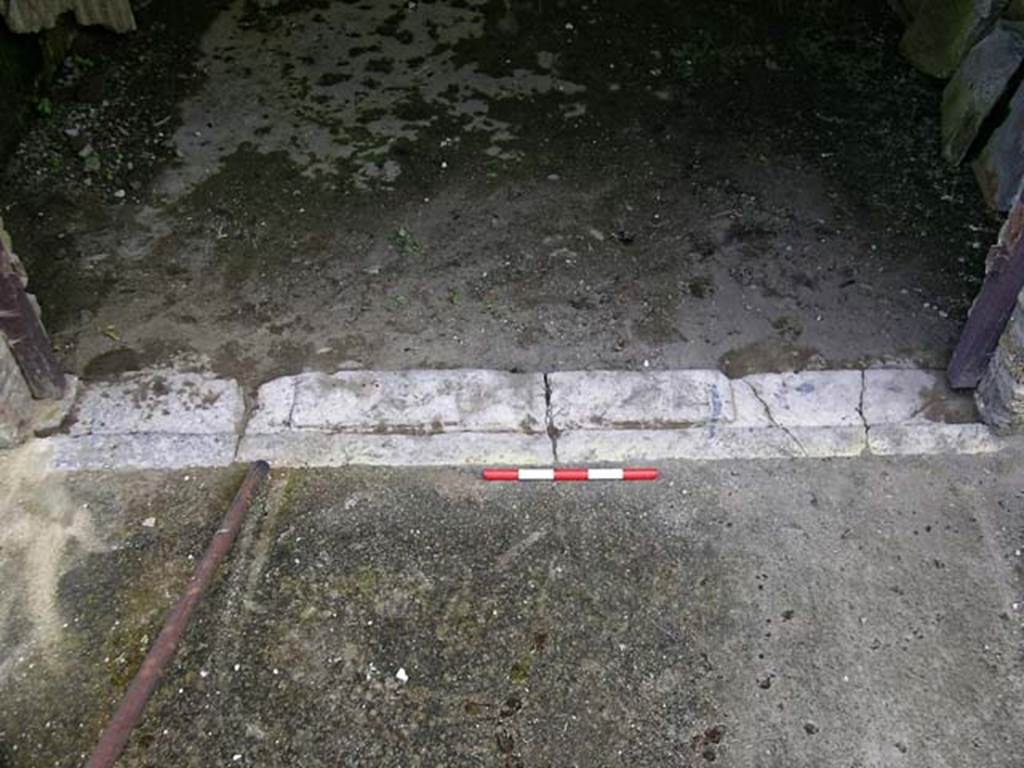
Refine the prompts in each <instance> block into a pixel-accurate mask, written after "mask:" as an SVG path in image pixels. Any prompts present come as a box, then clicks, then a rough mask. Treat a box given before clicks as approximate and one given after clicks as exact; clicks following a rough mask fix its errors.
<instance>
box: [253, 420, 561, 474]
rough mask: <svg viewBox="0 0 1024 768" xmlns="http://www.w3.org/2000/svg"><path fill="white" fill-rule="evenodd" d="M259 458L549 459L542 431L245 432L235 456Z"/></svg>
mask: <svg viewBox="0 0 1024 768" xmlns="http://www.w3.org/2000/svg"><path fill="white" fill-rule="evenodd" d="M258 459H263V460H265V461H269V462H270V463H271V464H272V465H273V466H284V467H342V466H349V465H373V466H467V465H483V464H501V465H509V466H531V465H532V466H536V465H549V464H551V462H552V461H553V454H552V450H551V441H550V440H549V439H548V437H547V436H546V435H528V434H524V433H508V432H448V433H441V434H434V435H402V434H393V435H373V434H359V433H351V432H324V431H319V430H309V429H300V430H299V429H293V430H288V431H281V432H277V433H273V434H246V435H245V436H244V437H243V438H242V442H241V444H240V445H239V450H238V460H239V461H255V460H258Z"/></svg>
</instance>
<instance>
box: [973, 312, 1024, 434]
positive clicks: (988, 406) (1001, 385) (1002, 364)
mask: <svg viewBox="0 0 1024 768" xmlns="http://www.w3.org/2000/svg"><path fill="white" fill-rule="evenodd" d="M975 399H976V401H977V404H978V410H979V411H980V413H981V416H982V418H983V419H984V420H985V422H986V423H987V424H989V425H991V426H992V428H993V429H995V430H996V431H997V432H999V433H1010V432H1020V431H1024V292H1021V294H1020V296H1019V297H1018V299H1017V307H1016V309H1014V312H1013V314H1012V315H1011V316H1010V322H1009V323H1008V324H1007V326H1006V331H1005V332H1004V333H1003V336H1002V338H1001V339H1000V340H999V346H998V347H997V348H996V352H995V354H994V355H993V356H992V361H991V362H990V363H989V369H988V372H987V373H986V374H985V377H984V378H983V379H982V381H981V384H980V385H979V386H978V390H977V392H976V393H975Z"/></svg>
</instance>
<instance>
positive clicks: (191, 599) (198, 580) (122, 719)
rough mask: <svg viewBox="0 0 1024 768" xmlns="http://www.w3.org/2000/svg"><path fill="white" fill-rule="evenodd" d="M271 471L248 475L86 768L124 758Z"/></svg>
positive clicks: (262, 468) (257, 468)
mask: <svg viewBox="0 0 1024 768" xmlns="http://www.w3.org/2000/svg"><path fill="white" fill-rule="evenodd" d="M269 472H270V465H269V464H267V462H265V461H256V462H253V463H252V464H251V465H250V466H249V471H248V473H246V475H245V479H244V480H243V481H242V485H241V486H240V487H239V489H238V493H237V494H235V498H234V500H233V501H232V502H231V507H230V508H229V509H228V512H227V514H226V515H225V516H224V520H223V521H222V522H221V525H220V528H219V529H218V530H217V532H216V533H215V534H214V535H213V538H212V539H211V540H210V543H209V545H208V546H207V547H206V552H205V553H204V554H203V559H202V560H200V561H199V565H198V566H196V572H195V573H194V574H193V576H192V580H191V581H190V582H189V584H188V589H186V590H185V594H184V595H182V596H181V599H180V600H178V603H177V605H175V606H174V608H172V609H171V612H170V613H169V614H167V621H166V622H164V628H163V629H162V630H160V634H159V635H158V636H157V638H156V641H155V642H154V643H153V645H152V646H151V647H150V649H149V653H147V654H146V658H145V659H144V660H143V662H142V666H141V667H139V671H138V672H137V673H136V674H135V678H134V679H133V680H132V682H131V685H129V686H128V690H127V691H126V692H125V694H124V698H123V699H121V704H120V705H119V706H118V708H117V711H116V712H115V713H114V716H113V717H112V718H111V719H110V722H109V723H108V724H107V727H106V728H105V729H104V731H103V733H102V735H101V736H100V740H99V742H98V743H97V744H96V748H95V749H93V751H92V754H91V755H90V756H89V761H88V762H87V763H86V764H85V765H86V768H112V766H113V765H114V764H115V763H116V762H117V759H118V758H119V757H120V756H121V752H122V751H123V750H124V747H125V744H127V743H128V737H129V736H131V733H132V730H134V728H135V726H136V725H138V723H139V720H141V719H142V711H143V710H144V709H145V707H146V703H147V702H148V701H149V697H150V696H152V695H153V691H155V690H156V687H157V685H159V683H160V678H161V677H163V674H164V669H165V668H166V667H167V663H168V662H169V661H170V660H171V659H172V658H174V654H175V652H176V651H177V649H178V643H179V642H180V640H181V637H182V635H184V634H185V630H186V629H187V628H188V623H189V619H190V618H191V617H192V612H193V611H194V610H195V607H196V605H197V604H198V603H199V601H200V600H201V599H202V597H203V593H204V592H205V591H206V588H207V587H208V586H209V585H210V582H211V581H213V577H214V575H215V574H216V573H217V568H218V567H219V566H220V564H221V562H222V561H223V560H224V558H225V556H226V555H227V554H228V552H229V551H230V550H231V545H232V544H233V543H234V541H235V538H236V537H237V536H238V532H239V530H241V528H242V523H243V522H244V520H245V515H246V513H247V512H248V511H249V506H250V505H251V504H252V500H253V498H254V497H255V495H256V492H257V491H258V490H259V487H260V485H262V483H263V481H264V480H265V479H266V477H267V475H268V474H269Z"/></svg>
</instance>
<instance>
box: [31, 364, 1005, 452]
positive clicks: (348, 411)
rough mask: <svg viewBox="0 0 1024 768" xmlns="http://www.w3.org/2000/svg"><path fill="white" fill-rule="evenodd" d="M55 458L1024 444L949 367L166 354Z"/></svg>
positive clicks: (78, 420) (108, 396)
mask: <svg viewBox="0 0 1024 768" xmlns="http://www.w3.org/2000/svg"><path fill="white" fill-rule="evenodd" d="M45 440H46V442H47V443H48V445H49V447H50V448H51V451H50V455H51V461H52V464H53V466H54V467H55V468H58V469H64V470H84V469H147V468H161V469H168V468H185V467H195V466H207V467H213V466H226V465H229V464H232V463H235V462H245V461H251V460H255V459H265V460H267V461H269V462H270V463H271V464H272V465H274V466H287V467H317V466H348V465H354V464H355V465H382V466H479V465H484V464H491V465H514V466H522V465H542V466H547V465H551V464H590V465H594V464H622V463H638V462H645V461H658V460H671V459H682V460H694V461H710V460H727V459H778V458H828V457H844V456H861V455H882V456H895V455H928V454H945V453H949V454H958V453H983V452H993V451H999V450H1003V449H1005V448H1010V447H1012V446H1019V445H1022V444H1024V442H1022V441H1021V440H1020V439H1019V438H1006V437H998V436H996V435H994V434H993V433H991V432H990V431H989V429H988V427H986V426H985V425H984V424H981V423H979V422H978V419H977V414H976V411H975V408H974V402H973V400H972V398H971V397H970V396H968V395H964V394H960V393H957V392H953V391H951V390H949V389H948V387H947V386H946V384H945V378H944V375H943V374H942V372H941V371H931V370H913V369H869V370H863V371H861V370H841V371H806V372H800V373H784V374H758V375H753V376H747V377H744V378H741V379H729V378H727V377H726V376H725V375H724V374H722V373H721V372H719V371H714V370H679V371H650V372H648V371H644V372H636V371H570V372H557V373H549V374H544V373H505V372H501V371H487V370H408V371H342V372H339V373H335V374H326V373H304V374H300V375H297V376H287V377H284V378H280V379H275V380H273V381H270V382H268V383H267V384H264V385H263V386H261V387H260V388H259V390H258V392H257V395H256V398H255V402H253V403H251V404H250V405H249V407H247V405H246V402H245V398H244V395H243V393H242V390H241V387H240V386H239V385H238V383H237V382H235V381H233V380H229V379H218V378H215V377H212V376H210V375H206V374H201V373H184V372H180V371H173V370H151V371H145V372H138V373H132V374H127V375H125V376H124V377H122V378H121V379H119V380H117V381H114V382H105V383H94V384H90V385H83V387H82V389H81V391H80V393H79V396H78V399H77V402H76V404H75V407H74V409H73V411H72V416H71V418H70V419H69V421H68V426H67V427H66V430H65V432H63V433H62V434H59V435H54V436H52V437H48V438H45Z"/></svg>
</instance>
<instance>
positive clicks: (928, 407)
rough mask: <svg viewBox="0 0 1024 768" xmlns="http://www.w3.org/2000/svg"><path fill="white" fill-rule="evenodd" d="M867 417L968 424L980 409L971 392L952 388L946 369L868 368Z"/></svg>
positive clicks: (870, 422) (887, 421)
mask: <svg viewBox="0 0 1024 768" xmlns="http://www.w3.org/2000/svg"><path fill="white" fill-rule="evenodd" d="M864 420H865V421H866V422H867V424H868V425H869V426H874V425H877V424H898V423H903V422H912V423H929V422H940V423H947V424H948V423H954V424H966V423H972V422H977V421H978V413H977V409H976V408H975V407H974V401H973V400H972V399H971V397H970V395H967V394H964V393H962V392H956V391H954V390H952V389H950V388H949V385H948V384H947V383H946V375H945V372H943V371H932V370H907V369H889V370H886V369H874V370H869V371H865V372H864Z"/></svg>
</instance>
